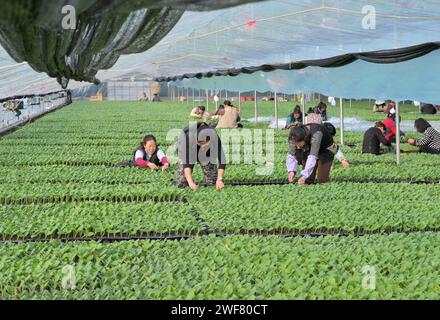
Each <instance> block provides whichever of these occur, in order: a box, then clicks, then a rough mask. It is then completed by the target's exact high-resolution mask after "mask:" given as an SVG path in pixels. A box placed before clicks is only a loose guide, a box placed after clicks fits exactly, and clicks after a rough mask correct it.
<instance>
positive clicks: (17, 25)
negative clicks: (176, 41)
mask: <svg viewBox="0 0 440 320" xmlns="http://www.w3.org/2000/svg"><path fill="white" fill-rule="evenodd" d="M244 2H247V1H245V0H241V1H240V0H221V1H215V2H211V1H210V2H208V1H206V0H202V1H200V0H199V1H197V0H193V1H185V0H177V1H173V2H172V4H171V2H168V1H160V0H159V1H151V0H150V1H148V0H143V1H139V0H128V1H121V0H111V1H97V0H95V1H90V0H75V1H73V0H72V1H63V0H51V1H38V0H33V1H31V0H6V1H2V10H0V44H1V45H2V46H3V48H4V49H5V50H6V51H7V52H8V53H9V55H10V56H11V57H12V58H14V60H15V61H16V62H18V63H20V62H24V61H26V62H27V63H28V64H29V65H30V66H31V67H32V69H34V70H35V71H38V72H46V73H47V74H48V75H49V76H50V77H52V78H56V79H57V80H58V82H59V83H60V84H61V85H62V87H63V88H66V87H67V85H68V82H69V80H70V79H74V80H77V81H88V82H94V83H98V82H99V80H98V79H96V78H95V75H96V73H97V72H98V71H99V70H102V69H109V68H111V67H112V66H113V65H114V64H115V63H116V61H117V60H118V58H119V56H120V55H122V54H133V53H139V52H144V51H146V50H148V49H149V48H151V47H152V46H154V45H155V44H156V43H157V42H159V41H160V40H161V39H162V38H163V37H164V36H165V35H166V34H167V33H168V32H169V31H170V30H171V29H172V28H173V27H174V26H175V24H176V23H177V22H178V21H179V19H180V17H181V16H182V14H183V12H184V11H183V10H184V9H186V8H192V9H196V10H203V9H216V8H221V7H226V6H231V5H236V4H239V3H244ZM67 5H69V6H70V8H65V6H67ZM170 6H171V7H170ZM72 8H74V9H75V12H74V17H75V19H73V20H75V21H76V23H74V22H73V21H72V19H70V20H69V19H66V18H69V16H68V13H69V12H72V11H70V10H71V9H72ZM63 9H64V10H65V11H64V12H63ZM68 22H70V24H68ZM70 26H73V28H69V27H70Z"/></svg>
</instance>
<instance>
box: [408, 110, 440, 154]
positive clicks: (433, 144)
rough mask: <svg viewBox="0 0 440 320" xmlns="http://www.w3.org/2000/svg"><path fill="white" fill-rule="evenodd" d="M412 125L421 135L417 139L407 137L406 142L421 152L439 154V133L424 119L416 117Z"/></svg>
mask: <svg viewBox="0 0 440 320" xmlns="http://www.w3.org/2000/svg"><path fill="white" fill-rule="evenodd" d="M414 126H415V128H416V130H417V132H419V133H422V134H423V137H422V138H421V139H419V140H414V139H408V143H409V144H410V145H412V146H416V147H419V148H420V152H422V153H430V154H440V133H439V132H438V131H437V130H435V129H434V128H433V127H432V126H431V125H430V124H429V122H428V121H426V120H425V119H421V118H420V119H417V120H416V121H415V123H414Z"/></svg>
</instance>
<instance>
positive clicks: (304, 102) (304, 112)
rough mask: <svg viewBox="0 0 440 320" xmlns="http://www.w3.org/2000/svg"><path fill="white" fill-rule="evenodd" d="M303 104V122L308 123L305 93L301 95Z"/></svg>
mask: <svg viewBox="0 0 440 320" xmlns="http://www.w3.org/2000/svg"><path fill="white" fill-rule="evenodd" d="M301 106H302V114H303V123H306V96H305V95H304V94H303V95H302V97H301Z"/></svg>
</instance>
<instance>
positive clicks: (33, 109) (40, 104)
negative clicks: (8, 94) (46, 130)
mask: <svg viewBox="0 0 440 320" xmlns="http://www.w3.org/2000/svg"><path fill="white" fill-rule="evenodd" d="M11 102H14V103H18V104H20V103H22V105H21V107H20V108H17V110H16V111H11V110H8V109H7V104H8V103H11ZM71 102H72V98H71V94H70V92H69V91H61V92H56V93H51V94H47V95H42V96H25V97H12V98H6V99H2V100H1V101H0V134H3V133H5V132H8V131H9V130H11V129H13V128H14V127H17V126H20V125H23V124H25V123H27V122H29V121H32V120H33V119H35V118H38V117H40V116H42V115H44V114H46V113H49V112H51V111H54V110H57V109H59V108H61V107H64V106H66V105H69V104H70V103H71Z"/></svg>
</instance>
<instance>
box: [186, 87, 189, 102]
mask: <svg viewBox="0 0 440 320" xmlns="http://www.w3.org/2000/svg"><path fill="white" fill-rule="evenodd" d="M186 104H189V88H186Z"/></svg>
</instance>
